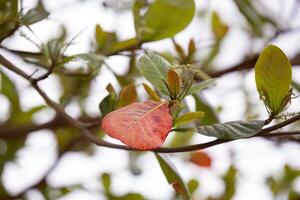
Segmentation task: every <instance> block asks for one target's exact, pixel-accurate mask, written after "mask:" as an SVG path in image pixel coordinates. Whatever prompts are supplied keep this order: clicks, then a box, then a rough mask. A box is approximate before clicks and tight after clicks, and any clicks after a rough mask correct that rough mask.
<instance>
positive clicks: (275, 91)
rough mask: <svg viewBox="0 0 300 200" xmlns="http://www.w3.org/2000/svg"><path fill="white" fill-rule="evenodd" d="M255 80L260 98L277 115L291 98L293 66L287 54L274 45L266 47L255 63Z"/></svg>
mask: <svg viewBox="0 0 300 200" xmlns="http://www.w3.org/2000/svg"><path fill="white" fill-rule="evenodd" d="M255 81H256V87H257V90H258V93H259V96H260V98H261V99H262V100H263V101H264V103H265V105H266V106H267V108H268V109H269V110H268V111H270V112H271V115H273V116H275V115H277V114H278V113H280V112H281V111H282V110H283V109H284V107H285V106H286V104H287V103H288V101H289V99H290V88H291V83H292V68H291V64H290V61H289V60H288V58H287V56H286V55H285V54H284V53H283V52H282V50H281V49H279V48H278V47H276V46H274V45H269V46H268V47H266V48H265V49H264V50H263V51H262V53H261V54H260V55H259V58H258V60H257V62H256V65H255Z"/></svg>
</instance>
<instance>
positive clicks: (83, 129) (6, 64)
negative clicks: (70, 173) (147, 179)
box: [0, 54, 300, 153]
mask: <svg viewBox="0 0 300 200" xmlns="http://www.w3.org/2000/svg"><path fill="white" fill-rule="evenodd" d="M0 64H2V65H3V66H4V67H6V68H7V69H9V70H11V71H13V72H15V73H17V74H19V75H20V76H22V77H23V78H25V79H27V80H28V81H30V83H31V85H32V87H33V88H35V90H36V91H37V92H38V93H39V94H40V95H41V96H42V97H43V99H44V100H45V102H46V103H47V104H48V105H49V106H50V107H52V108H53V109H54V110H55V111H56V112H57V114H58V115H59V116H61V117H62V118H63V119H64V120H66V122H68V124H69V125H71V126H73V127H75V128H77V129H79V130H80V131H81V134H82V136H83V137H85V138H86V139H88V140H89V141H91V142H92V143H94V144H96V145H98V146H102V147H109V148H115V149H123V150H129V151H139V150H136V149H132V148H130V147H128V146H125V145H119V144H113V143H109V142H106V141H104V140H101V139H99V138H97V137H96V136H95V135H94V134H92V133H91V132H90V131H89V130H88V129H87V127H88V125H89V126H90V124H86V123H83V122H81V121H79V120H77V119H74V118H72V117H71V116H69V115H68V114H67V113H66V112H65V111H64V109H63V108H62V107H61V106H60V105H59V104H57V103H56V102H54V101H52V100H51V99H50V98H49V97H48V96H47V94H46V93H45V92H44V91H42V90H41V88H40V87H39V85H38V83H37V82H34V81H32V78H31V77H30V76H28V75H27V74H26V73H25V72H23V71H22V70H20V69H19V68H17V67H16V66H14V65H13V64H12V63H11V62H9V61H8V60H7V59H6V58H4V57H3V56H2V55H1V54H0ZM299 119H300V114H299V115H296V116H294V117H292V118H290V119H289V120H286V121H284V122H281V123H279V124H276V125H273V126H270V127H268V128H265V129H262V130H261V131H260V132H259V133H257V135H255V136H253V137H277V136H278V135H277V134H280V133H269V132H272V131H274V130H277V129H280V128H282V127H284V126H287V125H289V124H291V123H293V122H295V121H297V120H299ZM267 133H269V134H267ZM299 133H300V132H297V131H294V132H285V134H286V135H295V134H299ZM280 136H282V134H280ZM231 141H233V140H221V139H217V140H214V141H211V142H207V143H202V144H196V145H189V146H182V147H176V148H168V147H166V148H159V149H155V150H152V151H153V152H160V153H177V152H186V151H194V150H200V149H204V148H208V147H211V146H215V145H218V144H222V143H226V142H231Z"/></svg>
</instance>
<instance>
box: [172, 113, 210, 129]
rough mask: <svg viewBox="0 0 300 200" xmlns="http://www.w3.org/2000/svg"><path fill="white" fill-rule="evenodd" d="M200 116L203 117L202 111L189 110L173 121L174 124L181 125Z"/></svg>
mask: <svg viewBox="0 0 300 200" xmlns="http://www.w3.org/2000/svg"><path fill="white" fill-rule="evenodd" d="M202 117H204V112H201V111H198V112H189V113H186V114H184V115H182V116H180V117H179V118H177V119H176V120H175V122H174V126H182V125H185V124H188V123H190V122H191V121H193V120H197V119H200V118H202Z"/></svg>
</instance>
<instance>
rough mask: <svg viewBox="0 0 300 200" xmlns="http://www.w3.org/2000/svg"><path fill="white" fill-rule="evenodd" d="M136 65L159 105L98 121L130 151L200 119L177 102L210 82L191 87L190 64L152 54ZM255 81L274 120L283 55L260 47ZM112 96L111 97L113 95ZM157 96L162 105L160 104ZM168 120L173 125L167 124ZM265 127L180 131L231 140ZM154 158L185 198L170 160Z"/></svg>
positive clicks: (287, 77)
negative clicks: (152, 87)
mask: <svg viewBox="0 0 300 200" xmlns="http://www.w3.org/2000/svg"><path fill="white" fill-rule="evenodd" d="M138 65H139V67H140V68H139V69H140V72H141V74H142V75H143V77H145V79H147V80H148V81H149V82H150V83H152V85H153V86H154V87H155V89H156V90H157V91H158V93H156V91H155V90H153V89H151V87H150V86H148V85H146V84H144V87H145V89H146V91H147V92H148V94H149V96H150V97H151V99H153V100H155V101H158V102H155V101H146V102H141V103H132V104H130V105H128V106H125V107H123V108H121V109H117V110H115V111H113V112H110V113H109V114H108V115H106V116H105V118H104V119H103V121H102V128H103V130H104V132H106V133H107V134H109V135H110V136H112V137H114V138H116V139H119V140H121V141H122V142H123V143H125V144H127V145H129V146H131V147H133V148H136V149H141V150H147V149H150V150H151V149H155V148H158V147H160V146H161V145H162V144H163V142H164V140H165V138H166V136H167V135H168V133H169V132H170V131H171V127H172V126H173V127H174V128H177V129H179V130H180V129H181V127H182V126H184V125H186V124H188V123H190V122H192V121H193V120H198V119H200V118H202V117H203V116H204V112H202V111H196V112H188V113H185V114H182V115H181V114H180V113H181V112H182V110H183V108H184V104H183V102H182V100H183V99H184V98H185V97H186V96H189V95H194V94H197V93H198V92H199V91H201V90H202V89H204V88H206V87H208V86H209V85H211V84H212V83H213V82H214V81H215V80H214V79H208V80H205V81H202V82H200V83H195V82H194V79H195V75H196V74H197V69H196V68H195V67H194V66H192V65H179V66H174V67H172V66H171V65H170V64H169V63H168V61H167V60H165V59H164V58H162V57H161V56H159V55H155V54H146V55H144V56H142V57H141V58H140V59H139V61H138ZM255 77H256V84H257V89H258V92H259V94H260V97H261V99H262V100H263V102H264V103H265V105H266V107H267V110H268V112H269V115H270V117H272V118H273V117H276V116H277V115H278V114H279V113H280V112H282V110H283V109H284V108H285V107H286V105H287V103H288V102H289V101H290V98H291V65H290V63H289V60H288V59H287V57H286V55H285V54H284V53H283V52H282V51H281V50H280V49H279V48H278V47H276V46H273V45H270V46H268V47H267V48H265V50H263V52H262V53H261V55H260V57H259V59H258V61H257V64H256V66H255ZM113 94H114V95H113V96H116V95H115V92H113ZM160 95H161V96H162V97H163V98H164V99H165V100H166V101H161V98H160ZM111 96H112V93H110V94H109V95H108V97H106V98H105V99H104V100H105V103H106V104H105V105H106V106H107V107H109V108H112V107H113V106H111V104H115V101H107V98H111ZM100 105H101V104H100ZM100 107H101V106H100ZM102 110H103V109H102ZM102 113H103V112H102ZM171 117H172V119H173V123H172V121H171V120H170V118H171ZM265 124H266V121H265V120H252V121H233V122H226V123H218V124H212V125H204V126H203V125H200V126H199V125H196V126H195V127H194V128H183V129H181V130H184V131H186V130H188V131H196V132H198V133H200V134H203V135H206V136H213V137H216V138H219V139H229V140H230V139H240V138H247V137H251V136H253V135H255V134H257V133H259V131H260V130H261V129H262V128H263V127H264V125H265ZM156 137H157V138H156ZM157 158H158V160H159V162H160V165H161V167H162V169H163V171H164V173H165V175H166V177H167V179H168V182H169V183H170V184H174V182H175V183H176V184H177V187H178V188H179V189H177V191H180V192H181V193H182V194H183V197H185V195H186V196H188V190H187V189H186V187H185V186H184V185H182V180H181V179H180V178H179V177H180V176H178V175H172V174H176V173H175V172H174V170H173V168H172V166H171V165H168V164H167V163H169V162H168V161H167V160H166V159H164V157H162V156H160V155H159V154H157ZM175 179H176V180H175ZM178 180H179V181H178ZM186 199H188V198H186Z"/></svg>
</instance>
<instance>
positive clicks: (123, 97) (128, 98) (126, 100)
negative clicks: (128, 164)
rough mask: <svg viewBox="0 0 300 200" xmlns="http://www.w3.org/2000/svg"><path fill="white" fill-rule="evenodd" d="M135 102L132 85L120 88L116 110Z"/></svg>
mask: <svg viewBox="0 0 300 200" xmlns="http://www.w3.org/2000/svg"><path fill="white" fill-rule="evenodd" d="M136 100H137V92H136V88H135V85H134V84H130V85H127V86H125V87H124V88H122V90H121V92H120V95H119V100H118V106H117V107H118V108H120V107H123V106H127V105H129V104H131V103H133V102H135V101H136Z"/></svg>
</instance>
